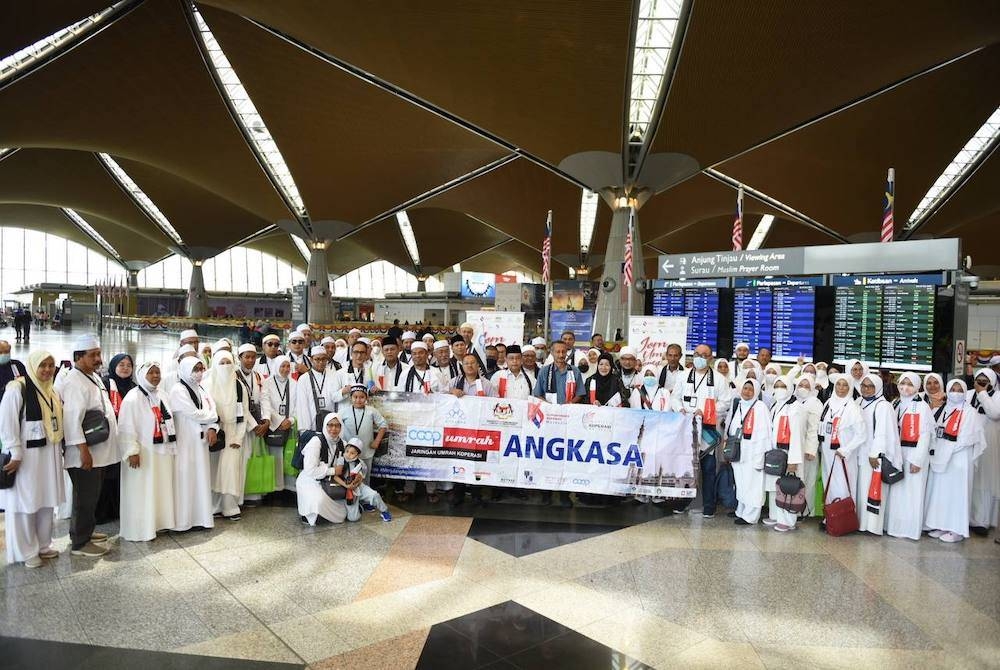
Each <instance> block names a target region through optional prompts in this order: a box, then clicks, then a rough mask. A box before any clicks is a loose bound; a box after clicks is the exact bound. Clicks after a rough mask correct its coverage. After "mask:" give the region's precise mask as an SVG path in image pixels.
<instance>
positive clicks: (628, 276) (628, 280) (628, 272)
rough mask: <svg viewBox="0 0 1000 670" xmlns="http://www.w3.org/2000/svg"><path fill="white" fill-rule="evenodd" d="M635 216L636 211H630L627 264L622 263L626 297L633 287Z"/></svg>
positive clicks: (626, 248)
mask: <svg viewBox="0 0 1000 670" xmlns="http://www.w3.org/2000/svg"><path fill="white" fill-rule="evenodd" d="M634 216H635V210H634V209H629V213H628V234H627V235H626V236H625V262H624V263H622V275H623V276H624V280H623V286H622V288H623V289H624V290H625V295H626V296H627V295H628V289H629V287H630V286H632V218H633V217H634Z"/></svg>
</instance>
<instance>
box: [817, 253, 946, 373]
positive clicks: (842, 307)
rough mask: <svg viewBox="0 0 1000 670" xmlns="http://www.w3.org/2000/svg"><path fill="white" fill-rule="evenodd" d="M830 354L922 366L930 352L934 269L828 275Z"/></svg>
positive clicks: (882, 363) (938, 281)
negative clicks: (832, 293)
mask: <svg viewBox="0 0 1000 670" xmlns="http://www.w3.org/2000/svg"><path fill="white" fill-rule="evenodd" d="M833 283H834V286H836V287H837V288H836V292H837V296H836V306H835V317H834V318H835V323H836V326H835V328H834V339H833V349H834V358H835V359H836V360H839V361H846V360H850V359H852V358H859V359H861V360H863V361H865V362H866V363H868V364H869V365H872V366H876V365H877V366H883V367H889V368H893V369H897V370H918V371H926V370H930V369H931V365H932V363H933V356H934V308H935V303H936V299H937V298H936V296H937V286H939V285H941V284H943V283H944V277H943V275H942V274H940V273H935V274H917V275H852V276H846V277H834V278H833Z"/></svg>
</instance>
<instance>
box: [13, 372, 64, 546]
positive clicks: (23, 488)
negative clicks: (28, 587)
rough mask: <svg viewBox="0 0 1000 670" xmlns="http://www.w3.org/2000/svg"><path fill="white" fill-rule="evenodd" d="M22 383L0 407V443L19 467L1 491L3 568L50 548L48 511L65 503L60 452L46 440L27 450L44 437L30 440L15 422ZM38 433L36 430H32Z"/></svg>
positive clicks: (23, 427) (25, 427) (22, 425)
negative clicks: (28, 445)
mask: <svg viewBox="0 0 1000 670" xmlns="http://www.w3.org/2000/svg"><path fill="white" fill-rule="evenodd" d="M22 383H23V382H19V381H13V382H11V383H10V384H8V386H7V391H6V392H5V393H4V396H3V401H2V402H0V443H2V444H3V451H4V452H9V453H10V454H11V458H12V459H13V460H19V461H21V465H20V467H18V469H17V476H16V477H15V479H14V486H12V487H11V488H9V489H2V490H0V507H3V509H4V511H5V512H4V526H5V539H6V544H7V562H8V563H16V562H19V561H26V560H28V559H29V558H32V557H34V556H37V555H38V552H40V551H42V550H45V549H50V548H51V546H52V524H53V510H54V508H56V507H58V506H59V505H61V504H62V503H63V502H64V501H65V498H66V491H65V489H64V487H63V456H62V447H61V446H60V445H57V444H51V443H50V442H49V441H48V440H47V439H46V442H45V445H44V446H41V447H32V448H30V449H29V448H27V446H26V442H27V440H35V439H40V438H44V437H45V434H44V431H40V434H29V430H30V429H29V427H28V425H27V422H26V421H25V420H22V418H21V416H20V415H21V408H22V406H23V405H24V402H23V400H22V398H21V387H20V384H22ZM38 428H41V426H37V425H36V426H35V429H36V430H37V429H38Z"/></svg>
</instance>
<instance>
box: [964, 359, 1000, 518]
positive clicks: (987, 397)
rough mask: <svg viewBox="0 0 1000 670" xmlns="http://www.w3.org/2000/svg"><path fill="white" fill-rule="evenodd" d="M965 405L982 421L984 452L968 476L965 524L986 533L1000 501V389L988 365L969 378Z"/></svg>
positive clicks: (996, 513)
mask: <svg viewBox="0 0 1000 670" xmlns="http://www.w3.org/2000/svg"><path fill="white" fill-rule="evenodd" d="M973 380H974V382H973V384H974V385H973V388H972V389H970V391H969V393H968V395H969V404H970V405H971V406H972V407H974V408H976V410H977V411H978V412H979V415H980V418H981V419H982V422H983V433H984V434H985V435H986V451H985V452H983V457H982V458H980V459H979V461H978V462H977V463H976V476H975V477H973V479H972V512H971V515H972V516H971V518H970V519H969V526H971V527H972V532H973V533H975V534H977V535H986V534H987V533H988V532H989V531H988V529H989V527H990V526H996V525H998V509H997V508H998V503H1000V392H998V391H997V375H996V373H995V372H993V370H990V369H989V368H981V369H980V370H978V371H976V375H975V377H973Z"/></svg>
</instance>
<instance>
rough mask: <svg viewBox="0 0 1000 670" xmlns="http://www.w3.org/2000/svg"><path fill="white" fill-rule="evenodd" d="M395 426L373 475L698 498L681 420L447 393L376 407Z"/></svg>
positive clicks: (380, 400)
mask: <svg viewBox="0 0 1000 670" xmlns="http://www.w3.org/2000/svg"><path fill="white" fill-rule="evenodd" d="M373 402H374V403H375V407H377V408H378V409H379V411H380V412H381V413H382V414H383V416H385V418H386V421H387V422H388V424H389V430H388V432H387V433H386V439H387V440H388V443H389V448H388V452H387V453H386V454H384V455H382V456H379V457H377V458H376V459H375V462H374V465H373V467H372V474H373V475H375V476H378V477H389V478H394V479H419V480H425V481H448V482H461V483H465V484H482V485H485V486H505V487H513V488H524V489H531V488H537V489H539V490H547V491H551V490H558V491H584V492H587V493H601V494H610V495H653V496H663V497H671V498H694V497H695V496H696V494H697V491H696V488H695V465H696V457H695V455H694V450H693V448H692V432H691V431H692V428H691V418H690V417H688V416H686V415H683V414H680V413H676V412H653V411H647V410H635V409H623V408H613V407H595V406H593V405H583V404H578V405H553V404H550V403H547V402H543V401H541V400H512V399H502V398H482V397H476V396H463V397H461V398H456V397H455V396H452V395H448V394H432V395H429V396H428V395H423V394H410V393H389V394H385V395H381V396H378V397H376V398H374V399H373Z"/></svg>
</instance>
